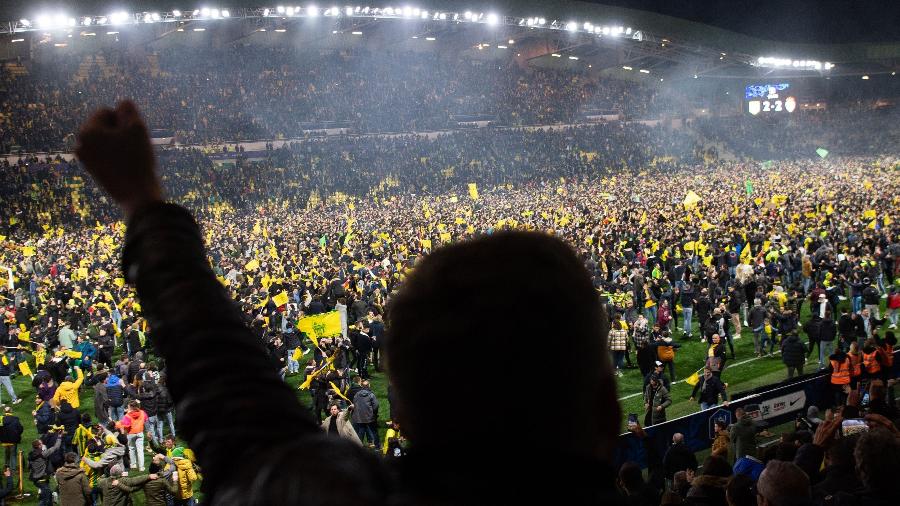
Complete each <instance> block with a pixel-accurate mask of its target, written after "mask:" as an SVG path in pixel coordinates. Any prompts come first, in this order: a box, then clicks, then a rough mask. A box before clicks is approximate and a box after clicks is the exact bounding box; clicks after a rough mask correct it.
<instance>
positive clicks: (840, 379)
mask: <svg viewBox="0 0 900 506" xmlns="http://www.w3.org/2000/svg"><path fill="white" fill-rule="evenodd" d="M850 367H851V365H850V360H848V359H846V358H845V359H844V360H842V361H840V362H838V361H837V360H832V361H831V384H832V385H849V384H850Z"/></svg>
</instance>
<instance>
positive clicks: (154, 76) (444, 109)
mask: <svg viewBox="0 0 900 506" xmlns="http://www.w3.org/2000/svg"><path fill="white" fill-rule="evenodd" d="M88 58H89V62H90V63H91V64H92V65H93V66H90V67H89V69H88V70H81V69H80V68H79V65H78V64H79V63H80V60H78V59H77V58H76V59H72V58H69V57H60V56H58V55H52V54H47V55H46V56H45V57H42V58H41V59H38V60H36V61H34V62H30V70H29V74H28V75H26V76H12V75H0V89H2V90H3V94H2V95H0V100H2V101H0V120H2V124H3V127H4V128H3V129H2V135H0V147H2V149H0V152H8V151H9V150H11V149H15V150H16V151H18V150H24V151H26V152H29V151H38V150H40V151H47V150H58V149H65V148H67V147H68V148H71V147H72V145H71V143H72V141H73V139H74V134H75V133H76V128H77V126H78V118H82V117H84V116H85V114H87V113H88V112H89V111H91V110H93V109H95V108H96V107H98V106H100V105H102V104H105V103H115V102H116V101H117V100H120V99H122V98H124V97H135V98H136V100H138V102H139V103H140V104H141V105H143V106H144V109H143V110H145V111H146V114H147V121H148V123H149V126H150V128H152V129H157V130H161V131H165V132H169V133H170V134H172V135H174V136H175V139H176V141H178V142H181V143H188V144H197V143H204V142H214V141H221V140H227V141H231V140H239V139H244V140H248V139H273V138H296V137H303V136H304V131H306V130H314V129H321V128H326V127H330V128H338V127H340V128H347V129H349V130H351V131H354V132H415V131H427V130H440V129H447V128H457V127H458V125H459V123H460V122H461V121H471V120H474V119H480V120H490V121H493V122H495V123H497V124H502V125H509V126H518V125H544V124H553V123H559V122H572V121H575V120H576V119H577V118H579V117H580V115H582V114H583V113H589V112H591V111H600V112H602V113H604V114H622V115H627V116H628V117H630V118H645V117H648V116H649V114H648V108H651V107H653V101H652V97H654V96H655V94H656V91H655V89H654V88H653V87H645V86H639V85H637V84H636V83H626V82H622V81H616V80H612V79H606V80H602V79H601V80H598V79H596V78H591V77H590V76H588V75H587V74H584V73H578V72H572V71H554V70H549V69H547V70H541V69H537V68H532V67H522V66H520V65H519V64H518V63H516V62H515V61H514V60H505V59H504V60H499V61H498V60H493V59H479V58H475V59H460V58H457V57H449V56H442V55H435V54H430V53H424V54H423V53H384V52H367V51H359V52H354V53H352V54H340V53H335V54H323V55H312V54H310V53H309V52H307V51H303V50H296V49H289V48H283V47H279V48H262V47H259V46H255V45H247V46H240V47H237V48H229V49H228V50H227V51H224V52H223V51H219V52H216V51H214V50H200V51H189V52H178V53H174V52H173V53H164V54H161V55H159V56H158V61H157V63H155V64H154V65H151V64H150V63H149V61H148V60H147V59H146V57H144V58H143V59H142V60H141V61H135V60H133V59H130V58H126V57H124V56H121V55H116V54H107V55H106V58H105V59H104V60H102V61H103V62H106V63H104V65H109V66H108V67H104V70H103V71H101V69H100V68H99V67H97V66H96V64H94V63H93V62H94V59H93V56H90V57H88ZM109 68H112V69H114V71H112V72H108V71H106V69H109ZM79 73H81V74H79ZM667 102H668V100H667Z"/></svg>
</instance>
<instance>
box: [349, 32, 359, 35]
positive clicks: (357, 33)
mask: <svg viewBox="0 0 900 506" xmlns="http://www.w3.org/2000/svg"><path fill="white" fill-rule="evenodd" d="M350 34H351V35H362V32H350Z"/></svg>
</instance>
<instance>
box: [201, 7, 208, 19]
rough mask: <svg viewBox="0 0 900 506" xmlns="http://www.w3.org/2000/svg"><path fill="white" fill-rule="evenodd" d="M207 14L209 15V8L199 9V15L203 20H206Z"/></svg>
mask: <svg viewBox="0 0 900 506" xmlns="http://www.w3.org/2000/svg"><path fill="white" fill-rule="evenodd" d="M209 13H210V11H209V7H204V8H202V9H200V15H201V16H203V17H204V18H208V17H209Z"/></svg>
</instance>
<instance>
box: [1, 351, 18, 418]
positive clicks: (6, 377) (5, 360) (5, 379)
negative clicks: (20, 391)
mask: <svg viewBox="0 0 900 506" xmlns="http://www.w3.org/2000/svg"><path fill="white" fill-rule="evenodd" d="M11 375H12V365H11V364H10V361H9V357H7V356H6V348H5V347H4V346H0V385H3V388H5V389H6V391H7V393H9V397H10V399H12V403H13V404H18V403H20V402H22V399H19V398H18V397H17V396H16V391H15V390H13V384H12V380H11V379H10V376H11ZM0 406H2V404H0Z"/></svg>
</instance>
